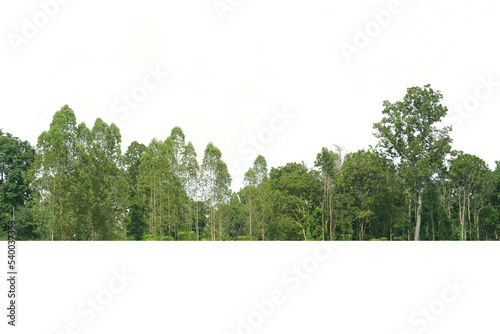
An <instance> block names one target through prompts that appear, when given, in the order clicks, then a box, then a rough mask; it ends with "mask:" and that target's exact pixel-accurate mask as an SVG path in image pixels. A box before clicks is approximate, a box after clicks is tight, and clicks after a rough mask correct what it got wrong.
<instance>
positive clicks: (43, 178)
mask: <svg viewBox="0 0 500 334" xmlns="http://www.w3.org/2000/svg"><path fill="white" fill-rule="evenodd" d="M441 99H442V95H441V93H440V92H439V91H434V90H432V89H431V88H430V86H428V85H427V86H424V87H423V88H420V87H412V88H409V89H408V91H407V94H406V96H405V97H404V99H403V101H401V102H396V103H390V102H388V101H386V102H384V110H383V115H384V117H383V118H382V120H381V122H379V123H376V124H375V125H374V129H375V136H376V137H377V138H378V139H379V144H378V146H377V147H376V148H374V149H370V150H360V151H357V152H350V153H347V152H345V150H344V149H342V148H341V147H339V146H336V145H334V146H333V147H331V148H327V147H324V148H322V149H321V151H320V152H319V153H318V154H317V156H316V161H315V163H314V167H313V168H309V167H307V166H306V165H305V164H304V163H303V162H302V163H288V164H286V165H285V166H281V167H275V168H271V169H270V170H269V169H268V166H267V162H266V159H265V158H264V157H263V156H262V155H259V156H258V157H257V158H256V159H255V162H254V163H253V165H252V167H251V168H250V169H249V170H248V171H247V172H246V173H245V176H244V182H243V187H242V189H240V190H239V191H237V192H235V191H232V190H231V181H232V178H231V175H230V174H229V171H228V167H227V165H226V163H225V162H224V161H223V156H222V152H221V151H220V150H219V149H218V148H217V147H216V146H215V145H214V144H213V143H209V144H208V145H207V147H206V149H205V151H204V154H203V157H202V159H201V161H199V160H198V155H197V154H196V151H195V149H194V146H193V144H192V143H191V142H187V143H186V136H185V135H184V133H183V132H182V130H181V129H180V128H179V127H175V128H173V129H172V132H171V133H170V136H168V137H167V138H165V139H162V140H160V139H153V140H152V141H151V142H150V143H149V144H148V145H144V144H141V143H138V142H135V141H134V142H132V143H131V144H130V145H129V147H128V148H127V150H126V151H125V153H123V154H122V151H121V135H120V131H119V129H118V128H117V127H116V126H115V125H114V124H111V125H108V124H106V123H105V122H104V121H102V120H101V119H97V120H96V121H95V123H94V125H93V127H92V128H91V129H89V128H87V126H86V125H85V124H84V123H81V124H77V122H76V117H75V114H74V112H73V110H71V109H70V108H69V107H68V106H64V107H63V108H62V109H61V110H59V111H57V112H56V113H55V115H54V117H53V120H52V123H51V124H50V127H49V129H48V130H47V131H44V132H43V133H42V134H41V135H40V136H39V138H38V143H37V145H36V148H33V147H31V145H30V144H29V143H28V142H26V141H22V140H20V139H18V138H16V137H14V136H12V135H11V134H9V133H4V132H2V131H1V130H0V237H2V238H5V235H6V227H7V221H8V220H10V219H11V217H12V211H13V208H15V210H16V221H17V222H18V224H17V231H18V238H19V239H21V240H499V238H500V162H497V165H496V168H495V170H493V171H492V170H490V169H489V168H488V166H487V164H486V163H485V162H484V161H483V160H482V159H480V158H479V157H476V156H474V155H471V154H467V153H464V152H461V151H451V142H452V140H451V138H450V136H449V132H450V130H451V128H447V127H444V128H441V129H438V127H437V124H438V123H439V121H440V120H442V119H443V117H444V116H445V115H446V112H447V109H446V107H444V106H442V105H441V104H440V100H441Z"/></svg>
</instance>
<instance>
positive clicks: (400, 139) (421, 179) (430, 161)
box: [373, 85, 452, 240]
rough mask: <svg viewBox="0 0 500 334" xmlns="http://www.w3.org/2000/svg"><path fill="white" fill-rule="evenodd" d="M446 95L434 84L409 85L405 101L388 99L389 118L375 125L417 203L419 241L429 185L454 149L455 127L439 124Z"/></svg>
mask: <svg viewBox="0 0 500 334" xmlns="http://www.w3.org/2000/svg"><path fill="white" fill-rule="evenodd" d="M442 97H443V96H442V94H441V92H439V91H434V90H433V89H432V88H430V85H426V86H424V87H423V88H420V87H412V88H408V90H407V93H406V95H405V97H404V99H403V101H401V102H396V103H390V102H389V101H385V102H384V110H383V111H382V113H383V114H384V115H385V117H384V118H383V119H382V121H381V122H380V123H375V124H374V126H373V127H374V129H375V130H376V132H375V137H377V138H378V139H379V144H378V148H379V149H380V152H381V153H382V154H384V155H386V156H388V157H390V158H393V159H395V161H396V163H397V164H398V167H399V173H400V175H401V177H402V178H403V180H404V181H405V184H406V186H407V189H408V193H409V195H410V197H411V198H412V199H413V201H414V202H416V205H417V207H416V226H415V240H419V235H420V224H421V215H422V198H423V194H424V188H425V185H426V184H427V183H428V182H429V181H430V180H431V178H432V177H433V176H434V175H435V174H436V173H438V172H439V171H440V169H442V168H443V164H444V158H445V156H446V154H447V153H449V151H450V149H451V146H450V144H451V142H452V140H451V138H450V137H449V135H448V133H449V131H450V130H451V127H444V128H442V129H438V128H437V127H436V126H435V125H436V123H438V122H440V121H441V120H442V119H443V118H444V117H445V115H446V113H447V111H448V109H447V108H446V107H444V106H442V105H441V104H440V100H441V99H442Z"/></svg>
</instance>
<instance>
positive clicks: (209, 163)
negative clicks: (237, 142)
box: [201, 143, 231, 240]
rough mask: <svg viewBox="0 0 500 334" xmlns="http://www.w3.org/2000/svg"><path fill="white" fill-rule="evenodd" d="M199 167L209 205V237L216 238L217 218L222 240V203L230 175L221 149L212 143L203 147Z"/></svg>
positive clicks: (226, 197)
mask: <svg viewBox="0 0 500 334" xmlns="http://www.w3.org/2000/svg"><path fill="white" fill-rule="evenodd" d="M201 169H202V174H203V185H204V198H205V200H207V201H208V204H209V207H210V237H211V239H212V240H215V239H216V236H215V234H216V227H215V223H216V218H218V221H219V240H222V205H223V204H224V203H225V202H226V201H227V200H228V199H229V195H230V189H229V187H230V185H231V176H230V175H229V172H228V169H227V165H226V163H225V162H224V161H222V153H221V151H220V150H219V149H218V148H217V147H215V145H214V144H212V143H209V144H208V145H207V147H206V149H205V153H204V156H203V163H202V166H201ZM216 214H218V215H217V216H218V217H216Z"/></svg>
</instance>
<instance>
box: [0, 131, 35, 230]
mask: <svg viewBox="0 0 500 334" xmlns="http://www.w3.org/2000/svg"><path fill="white" fill-rule="evenodd" d="M34 159H35V150H34V148H33V147H32V146H31V145H30V144H29V143H28V142H27V141H22V140H20V139H19V138H16V137H13V136H12V135H11V134H10V133H4V132H3V131H2V130H1V129H0V233H1V234H6V232H7V226H8V225H7V222H8V221H9V220H12V211H13V208H16V210H17V212H16V216H17V217H18V218H19V219H18V221H19V222H20V224H17V228H16V231H17V236H18V238H20V239H33V238H37V237H39V233H38V231H37V225H36V223H35V222H34V220H33V219H34V218H33V216H32V212H31V204H32V202H31V188H30V186H29V180H28V174H27V172H28V170H29V169H30V168H31V166H32V165H33V162H34Z"/></svg>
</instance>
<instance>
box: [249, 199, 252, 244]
mask: <svg viewBox="0 0 500 334" xmlns="http://www.w3.org/2000/svg"><path fill="white" fill-rule="evenodd" d="M249 208H250V240H252V196H249Z"/></svg>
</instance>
